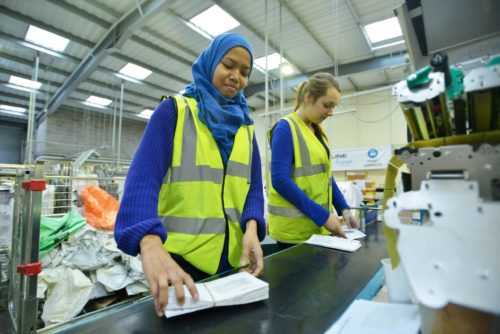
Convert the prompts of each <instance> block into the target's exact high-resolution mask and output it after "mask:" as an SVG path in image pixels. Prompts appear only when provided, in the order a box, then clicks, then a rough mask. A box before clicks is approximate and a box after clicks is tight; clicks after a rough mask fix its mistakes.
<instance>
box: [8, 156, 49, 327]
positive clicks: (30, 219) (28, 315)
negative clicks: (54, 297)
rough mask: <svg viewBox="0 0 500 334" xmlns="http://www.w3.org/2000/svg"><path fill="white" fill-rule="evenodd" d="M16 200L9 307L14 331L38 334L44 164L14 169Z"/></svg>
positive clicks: (10, 267) (39, 163)
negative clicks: (39, 254) (38, 288)
mask: <svg viewBox="0 0 500 334" xmlns="http://www.w3.org/2000/svg"><path fill="white" fill-rule="evenodd" d="M15 173H16V174H15V179H16V183H15V184H16V185H15V201H14V220H13V226H12V228H13V230H12V244H11V249H12V251H11V259H10V266H9V297H8V308H9V313H10V316H11V319H12V323H13V326H14V330H15V331H16V332H19V333H35V332H36V329H37V305H38V303H37V299H36V289H37V278H38V274H39V273H40V272H41V269H42V264H41V262H39V261H38V244H39V235H40V216H41V202H42V191H43V190H44V189H45V180H43V178H42V177H43V163H41V162H38V163H36V164H35V165H33V166H23V167H21V168H18V169H16V170H15Z"/></svg>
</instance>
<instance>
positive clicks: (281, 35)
mask: <svg viewBox="0 0 500 334" xmlns="http://www.w3.org/2000/svg"><path fill="white" fill-rule="evenodd" d="M281 7H282V5H281V1H280V13H279V15H280V110H281V109H283V107H284V105H285V101H284V100H285V91H284V87H283V68H282V67H283V15H282V14H281Z"/></svg>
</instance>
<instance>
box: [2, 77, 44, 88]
mask: <svg viewBox="0 0 500 334" xmlns="http://www.w3.org/2000/svg"><path fill="white" fill-rule="evenodd" d="M9 83H10V84H13V85H16V86H20V87H25V88H30V89H40V87H42V83H41V82H38V81H33V80H30V79H24V78H21V77H16V76H14V75H11V76H10V78H9Z"/></svg>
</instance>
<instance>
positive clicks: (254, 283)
mask: <svg viewBox="0 0 500 334" xmlns="http://www.w3.org/2000/svg"><path fill="white" fill-rule="evenodd" d="M195 285H196V289H197V290H198V294H199V296H200V298H199V300H198V301H197V302H196V301H194V300H193V298H192V297H191V294H190V293H189V291H188V289H187V287H186V286H184V295H185V296H186V302H185V303H184V305H182V306H179V305H177V300H176V297H175V289H174V288H173V287H172V286H171V287H169V290H168V304H167V306H166V307H165V310H164V312H165V317H167V318H170V317H175V316H177V315H181V314H185V313H191V312H196V311H199V310H203V309H206V308H211V307H217V306H229V305H240V304H248V303H253V302H256V301H259V300H264V299H268V298H269V284H268V283H267V282H264V281H262V280H260V279H258V278H256V277H254V276H252V275H251V274H249V273H247V272H240V273H237V274H234V275H230V276H226V277H223V278H219V279H216V280H213V281H210V282H207V283H196V284H195Z"/></svg>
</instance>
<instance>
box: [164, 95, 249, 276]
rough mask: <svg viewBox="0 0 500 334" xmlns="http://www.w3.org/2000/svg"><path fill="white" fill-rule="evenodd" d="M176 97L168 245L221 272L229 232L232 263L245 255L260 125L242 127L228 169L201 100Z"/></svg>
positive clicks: (166, 190) (208, 269)
mask: <svg viewBox="0 0 500 334" xmlns="http://www.w3.org/2000/svg"><path fill="white" fill-rule="evenodd" d="M173 99H174V102H175V104H176V109H177V124H176V127H175V135H174V145H173V153H172V164H171V165H170V167H169V169H168V172H167V174H166V176H165V178H164V180H163V185H162V187H161V190H160V195H159V200H158V216H159V218H160V219H161V220H162V221H163V223H164V225H165V227H166V229H167V232H168V239H167V241H166V242H165V244H164V248H165V250H167V251H168V252H172V253H175V254H178V255H180V256H182V257H183V258H184V259H185V260H186V261H188V262H189V263H191V264H192V265H193V266H195V267H196V268H198V269H200V270H202V271H204V272H206V273H208V274H215V273H216V271H217V268H218V266H219V262H220V258H221V254H222V249H223V246H224V235H225V233H228V234H229V245H228V260H229V264H230V265H231V266H233V267H236V266H238V265H239V262H240V260H241V255H242V242H241V240H242V237H243V232H242V230H241V227H240V220H241V214H242V212H243V208H244V205H245V201H246V198H247V194H248V190H249V189H250V183H251V179H250V177H251V168H252V150H253V145H252V142H253V136H254V127H253V125H252V126H246V125H242V126H241V127H240V128H239V129H238V131H237V132H236V135H235V138H234V146H233V149H232V152H231V155H230V157H229V160H228V163H227V167H226V170H225V171H224V165H223V163H222V158H221V156H220V152H219V148H218V147H217V143H216V142H215V140H214V139H213V137H212V133H211V132H210V130H209V129H208V127H207V126H206V125H205V124H204V123H202V122H201V121H200V120H199V118H198V107H197V105H196V100H195V99H192V98H185V97H182V96H175V97H173ZM186 102H187V103H186ZM226 226H227V228H226Z"/></svg>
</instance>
